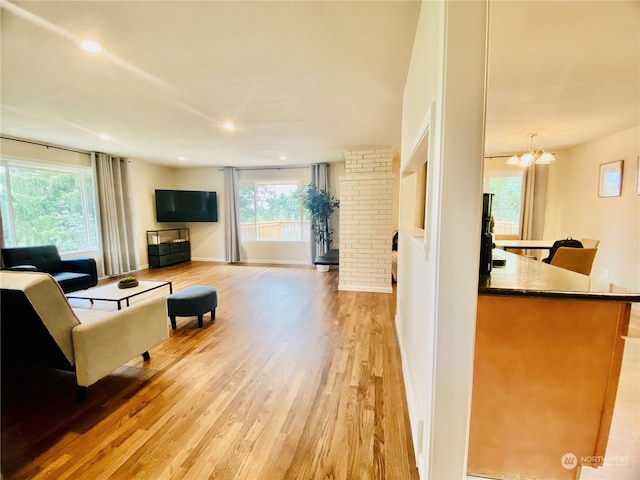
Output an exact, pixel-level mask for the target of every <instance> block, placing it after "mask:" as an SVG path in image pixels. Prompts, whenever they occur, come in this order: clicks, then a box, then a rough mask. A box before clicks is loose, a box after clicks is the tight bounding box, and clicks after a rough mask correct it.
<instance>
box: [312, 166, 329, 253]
mask: <svg viewBox="0 0 640 480" xmlns="http://www.w3.org/2000/svg"><path fill="white" fill-rule="evenodd" d="M311 185H313V186H314V187H316V188H317V189H318V190H325V191H327V192H328V191H329V164H328V163H315V164H313V165H311ZM311 221H312V222H313V220H311ZM311 234H312V235H313V224H312V225H311ZM309 243H310V244H311V262H312V263H313V261H314V260H315V259H316V257H317V256H318V255H324V254H325V253H327V252H328V251H329V245H327V244H326V243H325V242H314V241H313V239H312V240H311V242H309Z"/></svg>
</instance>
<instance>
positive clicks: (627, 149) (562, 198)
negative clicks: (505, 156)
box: [544, 127, 640, 291]
mask: <svg viewBox="0 0 640 480" xmlns="http://www.w3.org/2000/svg"><path fill="white" fill-rule="evenodd" d="M639 156H640V127H634V128H631V129H628V130H625V131H622V132H619V133H616V134H614V135H610V136H607V137H604V138H601V139H598V140H594V141H592V142H589V143H585V144H583V145H578V146H576V147H573V148H570V149H567V150H563V151H560V152H557V159H556V161H555V162H554V163H552V164H551V165H550V169H549V187H548V193H547V195H548V196H547V210H546V218H545V233H544V236H545V238H547V239H558V238H565V237H567V236H571V237H573V238H578V239H579V238H582V237H588V238H596V239H599V240H600V245H599V247H598V254H597V255H596V258H595V260H594V263H593V269H592V273H591V276H593V277H597V278H602V279H605V278H606V272H608V278H607V281H609V282H611V283H614V284H617V285H621V286H624V287H627V288H630V289H633V290H636V291H637V290H638V289H640V196H639V195H637V194H636V182H637V175H638V158H639ZM616 160H624V171H623V177H622V178H623V184H622V196H620V197H611V198H600V197H598V181H599V180H598V179H599V167H600V164H602V163H608V162H613V161H616Z"/></svg>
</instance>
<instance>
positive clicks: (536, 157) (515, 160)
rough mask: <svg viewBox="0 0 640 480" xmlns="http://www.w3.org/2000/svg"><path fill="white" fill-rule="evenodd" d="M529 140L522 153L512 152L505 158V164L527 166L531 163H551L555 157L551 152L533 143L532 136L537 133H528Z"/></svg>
mask: <svg viewBox="0 0 640 480" xmlns="http://www.w3.org/2000/svg"><path fill="white" fill-rule="evenodd" d="M528 135H529V137H530V139H531V142H530V144H529V148H528V149H527V151H526V152H524V153H517V154H514V155H513V156H511V157H510V158H509V160H507V165H520V166H521V167H527V166H529V165H531V164H532V163H538V164H541V163H551V162H553V161H554V160H555V159H556V157H555V155H554V154H553V153H550V152H547V149H546V148H544V147H537V146H536V145H535V144H534V143H533V137H535V136H536V135H538V134H537V133H529V134H528Z"/></svg>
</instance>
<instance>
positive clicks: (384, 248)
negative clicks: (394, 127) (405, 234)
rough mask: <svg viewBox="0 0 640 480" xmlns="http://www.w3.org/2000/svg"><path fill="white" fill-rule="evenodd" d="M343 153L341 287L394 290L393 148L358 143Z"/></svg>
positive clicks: (343, 288) (358, 289)
mask: <svg viewBox="0 0 640 480" xmlns="http://www.w3.org/2000/svg"><path fill="white" fill-rule="evenodd" d="M344 158H345V175H344V176H343V177H340V273H339V275H340V280H339V285H338V289H339V290H354V291H363V292H383V293H391V292H392V288H391V239H392V236H393V230H392V216H393V180H394V175H393V173H392V171H391V168H392V164H393V150H392V149H391V148H390V147H354V148H350V149H348V150H345V151H344Z"/></svg>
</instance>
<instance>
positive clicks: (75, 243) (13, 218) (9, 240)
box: [0, 160, 98, 253]
mask: <svg viewBox="0 0 640 480" xmlns="http://www.w3.org/2000/svg"><path fill="white" fill-rule="evenodd" d="M0 208H1V209H2V219H3V222H2V223H3V234H4V238H5V244H6V245H7V246H30V245H45V244H55V245H56V246H57V247H58V250H59V251H60V252H61V253H70V252H78V251H83V252H85V251H96V250H98V226H97V217H96V206H95V192H94V184H93V175H92V172H91V169H89V168H73V167H69V168H65V167H55V166H45V165H34V164H26V163H23V162H17V161H11V160H10V161H6V160H5V161H3V162H2V164H1V165H0Z"/></svg>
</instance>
